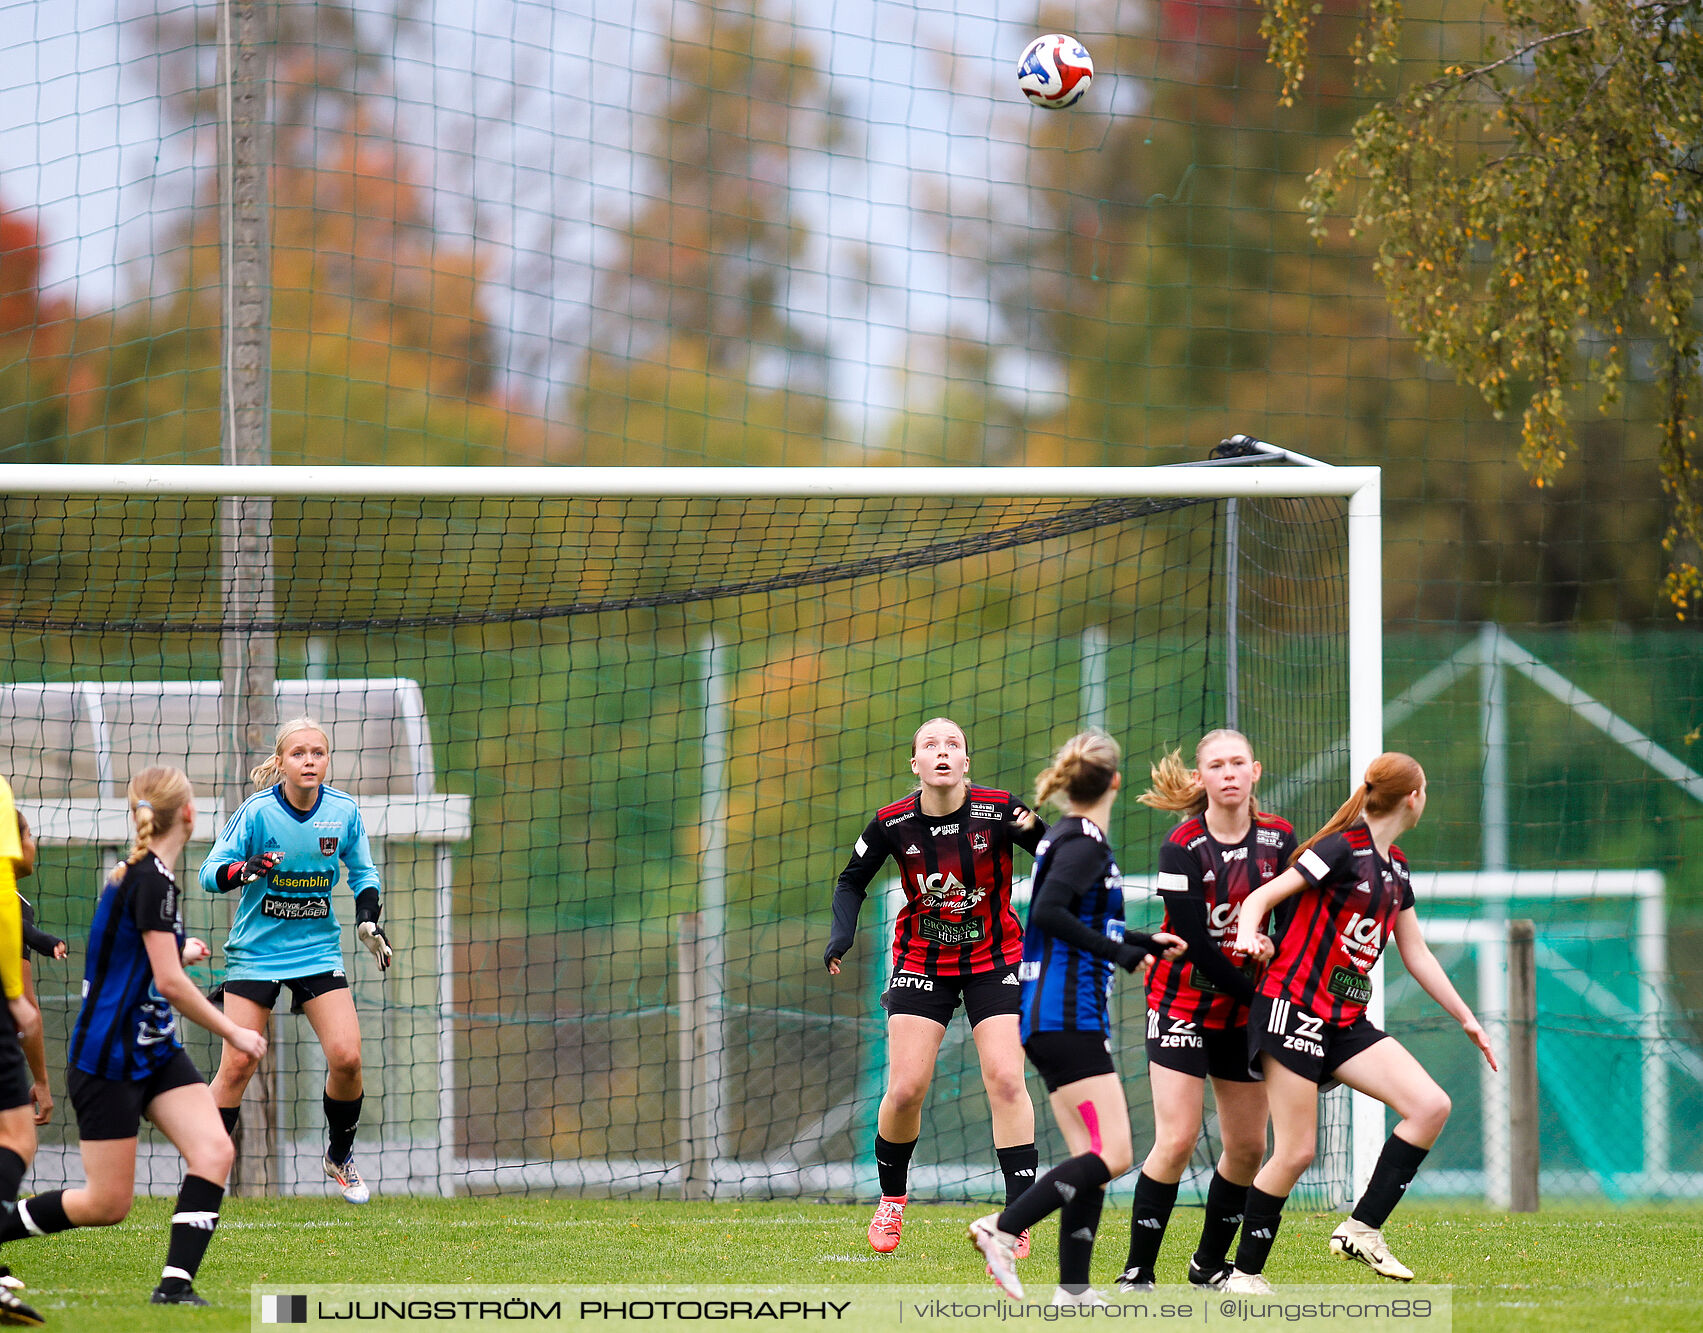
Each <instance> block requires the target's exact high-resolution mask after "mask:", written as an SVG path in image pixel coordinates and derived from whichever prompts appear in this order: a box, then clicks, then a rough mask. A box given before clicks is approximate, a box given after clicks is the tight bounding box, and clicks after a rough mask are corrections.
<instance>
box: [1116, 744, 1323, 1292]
mask: <svg viewBox="0 0 1703 1333" xmlns="http://www.w3.org/2000/svg"><path fill="white" fill-rule="evenodd" d="M1152 774H1153V783H1152V786H1150V787H1149V788H1148V789H1147V791H1145V792H1144V793H1142V795H1141V796H1140V797H1139V798H1138V799H1139V800H1140V801H1141V803H1142V804H1143V805H1147V806H1151V807H1153V808H1154V809H1157V810H1169V811H1173V812H1175V813H1177V814H1180V815H1182V816H1183V821H1182V823H1180V824H1178V825H1177V827H1176V828H1175V829H1173V830H1172V831H1171V835H1170V836H1169V837H1168V838H1166V839H1165V842H1164V844H1163V845H1162V846H1161V847H1160V849H1159V896H1160V898H1161V900H1162V901H1163V902H1164V904H1165V924H1164V929H1165V930H1168V931H1170V932H1171V933H1172V934H1175V935H1178V936H1180V937H1181V938H1183V939H1184V940H1186V941H1188V946H1189V947H1188V952H1187V953H1186V954H1185V955H1183V956H1182V957H1181V958H1178V959H1175V960H1171V961H1166V960H1164V959H1161V960H1159V961H1158V962H1156V963H1154V965H1153V969H1152V971H1151V972H1149V973H1148V974H1147V1074H1148V1078H1149V1079H1150V1080H1151V1082H1152V1085H1153V1148H1152V1150H1151V1151H1150V1152H1149V1153H1148V1154H1147V1158H1146V1160H1145V1161H1143V1163H1142V1165H1141V1173H1140V1174H1139V1175H1138V1176H1137V1177H1136V1182H1135V1204H1134V1207H1133V1208H1132V1210H1131V1213H1130V1228H1129V1258H1128V1260H1127V1262H1126V1263H1125V1266H1124V1272H1123V1275H1122V1276H1121V1277H1119V1278H1118V1289H1119V1290H1120V1291H1149V1290H1152V1288H1153V1285H1154V1282H1155V1278H1154V1263H1155V1260H1156V1259H1157V1258H1158V1255H1159V1247H1160V1245H1161V1243H1162V1242H1163V1241H1164V1238H1165V1228H1166V1225H1167V1224H1168V1223H1169V1221H1170V1217H1171V1210H1172V1208H1173V1207H1174V1206H1175V1205H1176V1201H1177V1186H1178V1184H1179V1182H1180V1181H1181V1180H1182V1178H1183V1171H1184V1170H1185V1169H1186V1168H1187V1166H1188V1164H1189V1158H1190V1157H1192V1156H1193V1155H1194V1148H1195V1142H1196V1140H1197V1139H1199V1137H1200V1128H1201V1113H1202V1111H1203V1110H1204V1109H1205V1105H1206V1081H1207V1079H1208V1078H1210V1079H1211V1080H1212V1094H1213V1100H1214V1101H1215V1102H1216V1103H1217V1106H1218V1125H1219V1132H1220V1135H1221V1137H1222V1139H1223V1151H1222V1152H1221V1153H1220V1155H1219V1158H1218V1162H1217V1168H1216V1170H1214V1172H1213V1174H1212V1182H1211V1184H1210V1185H1209V1186H1208V1187H1207V1194H1206V1217H1205V1220H1204V1222H1203V1224H1202V1227H1201V1235H1200V1244H1199V1246H1197V1247H1196V1249H1195V1252H1194V1255H1193V1257H1192V1258H1191V1259H1190V1260H1189V1268H1188V1276H1189V1281H1190V1282H1191V1283H1192V1284H1194V1285H1195V1286H1217V1285H1218V1284H1219V1283H1221V1282H1222V1281H1223V1280H1224V1278H1226V1277H1228V1276H1229V1272H1230V1265H1229V1261H1228V1257H1227V1256H1228V1255H1229V1252H1230V1243H1231V1241H1232V1240H1234V1239H1235V1236H1236V1228H1237V1226H1238V1225H1239V1224H1240V1223H1241V1219H1242V1207H1243V1205H1244V1204H1245V1203H1246V1201H1247V1197H1248V1186H1249V1185H1250V1184H1251V1183H1252V1182H1253V1178H1254V1173H1255V1172H1256V1171H1258V1170H1259V1166H1260V1160H1261V1159H1262V1158H1263V1157H1264V1156H1265V1122H1266V1106H1265V1087H1264V1085H1263V1084H1261V1083H1260V1082H1258V1081H1257V1080H1255V1079H1254V1077H1253V1076H1252V1075H1251V1074H1250V1073H1249V1072H1248V1005H1249V1004H1250V1002H1251V1001H1252V1000H1253V998H1254V983H1253V979H1254V975H1255V973H1256V971H1257V967H1256V965H1255V964H1252V963H1249V964H1245V965H1244V964H1243V963H1241V961H1240V960H1233V959H1231V958H1230V957H1229V956H1228V955H1227V954H1226V953H1225V952H1224V948H1225V946H1226V945H1227V944H1229V942H1230V941H1231V940H1233V939H1234V938H1235V935H1236V920H1237V915H1238V913H1239V912H1240V910H1241V906H1242V902H1243V900H1244V899H1245V898H1246V897H1247V895H1248V894H1249V893H1250V892H1252V891H1253V890H1254V889H1256V888H1259V887H1260V886H1261V885H1263V884H1266V883H1269V882H1270V881H1271V880H1273V879H1275V878H1276V877H1277V876H1278V875H1279V874H1281V873H1282V871H1283V869H1284V867H1286V866H1287V865H1288V864H1289V858H1290V857H1291V856H1292V855H1293V854H1294V852H1295V830H1294V828H1293V826H1291V825H1290V823H1289V821H1288V820H1286V819H1280V818H1278V817H1277V816H1276V815H1272V814H1266V813H1264V812H1262V811H1261V810H1260V809H1259V806H1258V803H1257V802H1256V801H1255V799H1254V787H1255V784H1256V783H1258V782H1259V779H1260V764H1259V761H1258V760H1257V759H1255V758H1254V752H1253V747H1252V745H1250V744H1249V742H1248V738H1247V737H1246V736H1244V735H1242V733H1241V732H1239V731H1230V730H1218V731H1210V732H1208V733H1207V734H1206V735H1205V736H1203V737H1201V739H1200V743H1199V744H1198V745H1196V746H1195V759H1194V767H1193V768H1192V769H1191V768H1188V767H1186V766H1185V765H1184V763H1183V759H1182V754H1181V752H1180V751H1176V750H1173V751H1172V752H1171V753H1170V754H1168V755H1166V756H1165V757H1164V758H1163V759H1161V760H1160V761H1159V762H1158V763H1157V764H1155V765H1154V766H1153V769H1152Z"/></svg>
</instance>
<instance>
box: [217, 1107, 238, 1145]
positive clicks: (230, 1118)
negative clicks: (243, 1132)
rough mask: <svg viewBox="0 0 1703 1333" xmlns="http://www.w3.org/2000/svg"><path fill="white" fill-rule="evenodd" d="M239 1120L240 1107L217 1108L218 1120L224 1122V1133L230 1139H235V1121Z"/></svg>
mask: <svg viewBox="0 0 1703 1333" xmlns="http://www.w3.org/2000/svg"><path fill="white" fill-rule="evenodd" d="M241 1118H242V1107H240V1106H221V1107H220V1108H219V1119H221V1120H223V1121H224V1122H225V1133H227V1134H229V1135H230V1136H231V1137H232V1138H235V1137H236V1133H237V1121H238V1120H240V1119H241Z"/></svg>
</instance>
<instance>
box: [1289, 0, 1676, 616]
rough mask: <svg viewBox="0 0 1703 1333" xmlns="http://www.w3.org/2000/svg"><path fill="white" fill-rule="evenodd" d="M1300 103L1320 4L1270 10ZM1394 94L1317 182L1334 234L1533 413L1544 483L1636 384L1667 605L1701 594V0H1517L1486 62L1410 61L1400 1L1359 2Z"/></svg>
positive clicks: (1382, 94) (1384, 86) (1529, 454)
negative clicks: (1593, 417)
mask: <svg viewBox="0 0 1703 1333" xmlns="http://www.w3.org/2000/svg"><path fill="white" fill-rule="evenodd" d="M1261 3H1262V5H1263V7H1264V9H1265V24H1264V29H1263V31H1264V33H1265V35H1266V36H1267V38H1268V39H1269V41H1270V56H1271V60H1272V63H1273V64H1274V65H1275V66H1276V67H1277V68H1278V69H1279V70H1280V71H1281V72H1282V76H1283V87H1282V90H1281V96H1282V99H1283V100H1284V101H1285V102H1292V101H1293V100H1294V99H1295V98H1296V97H1297V96H1298V95H1300V94H1301V93H1302V91H1303V90H1304V89H1305V87H1306V81H1307V80H1308V78H1309V77H1310V76H1311V73H1312V71H1313V70H1314V69H1315V68H1316V63H1317V57H1316V55H1315V54H1314V52H1315V51H1316V49H1317V48H1316V43H1315V36H1316V34H1315V31H1314V17H1313V9H1314V7H1312V6H1309V5H1308V4H1306V3H1304V2H1299V0H1261ZM1353 9H1354V10H1355V11H1356V12H1357V13H1358V15H1359V16H1360V17H1361V18H1362V20H1363V22H1364V30H1363V32H1362V33H1361V35H1360V38H1359V40H1358V41H1357V43H1356V45H1355V48H1354V51H1355V55H1356V57H1357V61H1358V69H1359V73H1360V75H1361V83H1362V86H1363V87H1364V88H1366V89H1368V90H1369V91H1370V92H1372V93H1373V94H1374V95H1375V97H1376V100H1375V102H1374V103H1373V104H1372V105H1371V106H1369V107H1368V108H1367V109H1365V110H1364V111H1363V113H1362V114H1361V115H1360V116H1359V117H1358V119H1357V120H1356V121H1355V123H1354V125H1353V127H1352V132H1351V136H1350V139H1349V141H1348V143H1347V144H1345V145H1344V146H1343V148H1342V150H1341V151H1340V152H1339V153H1338V154H1337V155H1336V156H1335V157H1333V158H1332V159H1330V160H1328V161H1326V162H1325V163H1323V164H1321V166H1320V168H1319V169H1318V171H1317V172H1316V173H1315V174H1314V176H1313V177H1312V181H1311V187H1310V189H1309V192H1308V195H1307V199H1306V206H1307V208H1308V209H1309V211H1310V214H1311V216H1312V218H1313V220H1314V227H1315V232H1316V233H1317V234H1318V235H1320V236H1326V235H1329V234H1331V232H1332V231H1333V230H1335V223H1334V217H1335V215H1336V214H1337V212H1338V211H1339V210H1344V211H1346V212H1347V213H1348V214H1349V216H1350V217H1351V219H1352V225H1353V227H1354V229H1355V231H1356V232H1357V233H1358V232H1368V233H1370V234H1372V235H1374V236H1375V237H1376V239H1377V264H1376V268H1377V272H1378V275H1379V278H1380V280H1381V281H1382V283H1383V285H1384V288H1385V291H1386V292H1387V294H1388V297H1389V301H1390V305H1391V308H1392V309H1393V310H1394V311H1395V313H1396V315H1397V317H1398V318H1399V320H1400V321H1401V323H1402V325H1403V327H1404V328H1405V329H1406V330H1407V332H1408V333H1409V334H1410V335H1411V336H1412V337H1413V338H1415V339H1416V340H1417V341H1418V344H1419V345H1420V347H1421V348H1422V349H1423V350H1424V352H1425V354H1426V355H1427V356H1428V357H1430V358H1432V359H1433V360H1435V361H1436V362H1438V363H1440V364H1442V365H1444V366H1447V367H1448V368H1449V369H1450V370H1452V371H1453V372H1454V373H1455V374H1456V375H1458V376H1459V377H1460V379H1461V380H1462V381H1463V382H1464V383H1467V384H1469V385H1471V386H1472V387H1473V388H1474V389H1476V390H1477V391H1478V392H1479V393H1480V394H1481V395H1482V396H1483V398H1484V400H1485V401H1486V402H1487V403H1489V404H1490V406H1491V407H1492V408H1493V409H1494V410H1495V411H1496V413H1497V414H1498V415H1500V414H1502V413H1503V412H1505V411H1511V410H1518V411H1519V413H1520V418H1521V429H1520V461H1521V464H1522V465H1523V466H1524V468H1525V469H1526V471H1527V472H1528V473H1529V475H1530V476H1531V478H1532V481H1533V482H1534V483H1535V484H1536V485H1538V486H1540V487H1543V486H1549V485H1552V484H1554V483H1555V482H1556V481H1557V480H1558V479H1559V478H1561V477H1562V476H1564V475H1565V473H1564V470H1563V469H1564V466H1565V465H1567V464H1568V460H1569V457H1570V456H1572V455H1576V454H1578V453H1580V452H1581V449H1580V446H1581V444H1583V445H1584V449H1583V451H1582V452H1584V453H1586V454H1587V456H1588V454H1589V450H1590V448H1591V446H1590V444H1589V443H1588V442H1586V441H1582V440H1581V439H1580V435H1579V431H1580V427H1579V425H1578V424H1577V423H1578V419H1579V416H1580V414H1581V411H1582V409H1585V408H1587V407H1588V406H1589V405H1590V404H1591V402H1592V400H1593V399H1594V400H1595V402H1596V404H1597V405H1599V406H1602V407H1612V406H1614V405H1615V404H1616V403H1617V402H1618V401H1619V400H1620V398H1621V397H1622V395H1623V394H1624V393H1625V391H1626V386H1627V384H1628V382H1629V381H1630V380H1636V379H1640V378H1642V379H1644V380H1645V381H1647V382H1649V383H1650V384H1651V385H1652V387H1653V390H1654V394H1655V396H1656V398H1657V400H1658V402H1659V431H1660V441H1661V452H1660V460H1661V480H1662V486H1663V489H1664V491H1665V493H1666V497H1667V501H1668V507H1669V508H1668V514H1669V519H1668V524H1667V530H1666V533H1665V535H1664V536H1663V539H1662V547H1663V550H1664V551H1665V552H1666V553H1667V556H1668V558H1669V562H1670V564H1669V569H1668V574H1667V581H1666V590H1667V593H1668V596H1669V598H1670V600H1671V602H1672V604H1673V606H1674V607H1675V609H1676V610H1677V611H1678V613H1679V614H1680V615H1681V617H1684V616H1685V615H1686V614H1687V613H1688V612H1689V611H1691V610H1693V609H1694V607H1695V605H1696V603H1697V601H1698V599H1699V597H1700V596H1703V571H1700V570H1699V560H1700V557H1703V468H1700V465H1699V460H1698V448H1697V445H1698V439H1697V432H1698V422H1699V401H1700V398H1703V365H1700V360H1699V358H1700V356H1703V256H1700V255H1699V232H1698V219H1699V217H1700V216H1703V98H1700V97H1699V95H1698V88H1699V87H1700V86H1703V26H1700V25H1699V22H1698V10H1697V5H1696V3H1695V0H1600V2H1598V3H1591V4H1583V3H1578V2H1577V0H1501V3H1499V4H1498V5H1496V6H1495V9H1494V10H1493V11H1492V13H1493V14H1494V15H1495V16H1496V18H1495V21H1493V22H1491V23H1489V24H1487V25H1486V27H1485V29H1484V33H1483V41H1482V43H1481V44H1480V45H1478V46H1477V47H1475V48H1473V49H1468V50H1457V51H1454V52H1450V53H1447V54H1446V55H1445V58H1444V59H1442V60H1440V61H1438V60H1432V61H1430V62H1429V63H1427V64H1425V65H1420V66H1415V65H1414V64H1413V63H1412V62H1406V63H1404V62H1403V61H1402V60H1401V59H1400V56H1401V52H1402V39H1403V33H1404V14H1403V10H1402V6H1401V5H1400V4H1398V3H1396V0H1358V2H1357V3H1356V4H1354V5H1353Z"/></svg>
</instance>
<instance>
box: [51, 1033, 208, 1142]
mask: <svg viewBox="0 0 1703 1333" xmlns="http://www.w3.org/2000/svg"><path fill="white" fill-rule="evenodd" d="M206 1081H207V1080H206V1079H204V1078H202V1077H201V1071H200V1070H199V1069H197V1068H196V1067H195V1061H193V1060H191V1059H190V1058H189V1052H188V1051H186V1050H184V1049H183V1048H182V1047H181V1046H180V1047H178V1049H177V1051H176V1053H175V1054H173V1056H172V1057H171V1059H169V1060H167V1061H166V1062H165V1063H164V1064H163V1065H161V1066H160V1067H159V1068H158V1069H156V1070H155V1071H154V1072H153V1073H151V1074H149V1075H148V1076H147V1077H146V1078H102V1077H101V1076H100V1075H99V1074H89V1073H85V1072H84V1071H83V1070H81V1069H78V1068H76V1066H72V1068H71V1069H69V1070H67V1071H66V1074H65V1088H66V1091H67V1092H69V1093H70V1094H71V1109H72V1110H73V1111H74V1112H76V1115H77V1137H78V1138H80V1139H133V1138H135V1137H136V1131H137V1130H138V1129H140V1128H141V1127H142V1115H143V1113H144V1112H145V1111H146V1110H147V1109H148V1104H149V1103H150V1102H152V1101H153V1100H154V1098H156V1097H158V1096H159V1095H160V1094H161V1093H163V1092H170V1091H171V1090H172V1089H173V1088H186V1087H188V1086H189V1085H190V1084H192V1083H205V1082H206Z"/></svg>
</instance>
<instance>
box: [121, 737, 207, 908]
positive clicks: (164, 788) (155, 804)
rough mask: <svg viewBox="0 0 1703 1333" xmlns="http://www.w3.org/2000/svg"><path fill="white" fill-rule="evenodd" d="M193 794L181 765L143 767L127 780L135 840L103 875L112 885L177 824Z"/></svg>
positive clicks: (187, 776)
mask: <svg viewBox="0 0 1703 1333" xmlns="http://www.w3.org/2000/svg"><path fill="white" fill-rule="evenodd" d="M194 794H195V791H194V788H192V787H191V786H190V785H189V775H188V774H187V773H185V772H184V771H183V770H182V769H181V768H171V767H168V766H166V765H164V764H157V765H155V766H154V767H153V768H145V769H143V770H142V771H141V772H140V773H138V774H137V775H136V776H135V777H133V778H131V779H130V785H129V787H128V788H126V790H125V795H126V796H127V797H128V799H129V802H130V818H131V819H132V820H133V821H134V822H135V825H136V841H135V843H134V844H133V845H132V846H131V848H130V854H129V855H128V856H126V857H125V858H124V860H122V861H120V862H119V863H118V864H117V865H116V866H114V867H113V870H112V873H111V874H110V875H108V876H107V879H108V881H109V882H111V883H113V884H116V883H118V882H119V880H121V879H123V878H124V875H125V872H126V871H128V870H129V869H130V867H131V866H133V865H135V864H136V863H137V862H138V861H140V860H142V858H143V857H145V856H147V855H148V853H149V852H150V851H151V850H152V849H153V845H154V841H155V839H157V838H163V837H165V835H166V834H168V833H170V832H171V831H172V830H173V829H174V828H176V827H177V821H178V819H179V818H180V817H181V815H182V814H183V807H184V806H185V805H186V804H188V802H189V798H190V797H191V796H193V795H194Z"/></svg>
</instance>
